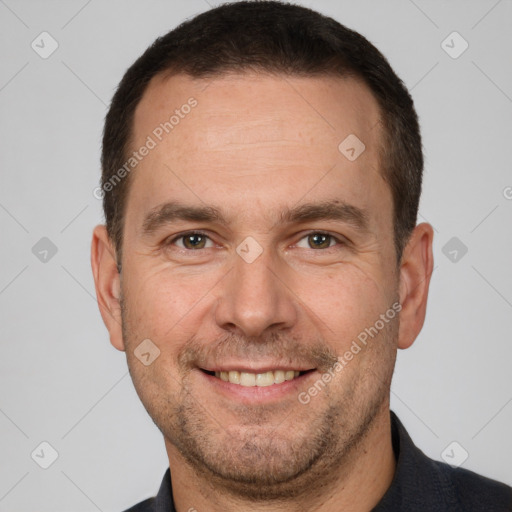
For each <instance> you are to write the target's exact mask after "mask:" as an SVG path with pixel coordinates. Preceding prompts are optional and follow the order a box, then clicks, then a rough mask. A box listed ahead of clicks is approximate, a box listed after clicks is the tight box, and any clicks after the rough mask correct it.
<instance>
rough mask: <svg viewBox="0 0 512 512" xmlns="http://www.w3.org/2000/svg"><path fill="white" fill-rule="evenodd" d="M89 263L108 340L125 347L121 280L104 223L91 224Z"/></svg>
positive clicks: (122, 348)
mask: <svg viewBox="0 0 512 512" xmlns="http://www.w3.org/2000/svg"><path fill="white" fill-rule="evenodd" d="M91 266H92V272H93V276H94V285H95V288H96V298H97V301H98V306H99V309H100V313H101V317H102V318H103V323H104V324H105V326H106V328H107V330H108V332H109V334H110V342H111V343H112V345H113V346H114V347H115V348H117V349H118V350H124V349H125V347H124V342H123V336H122V327H121V326H122V323H121V306H120V296H121V280H120V276H119V272H118V269H117V262H116V256H115V250H114V248H113V245H112V242H111V240H110V237H109V236H108V233H107V229H106V227H105V226H104V225H98V226H96V227H95V228H94V231H93V236H92V243H91Z"/></svg>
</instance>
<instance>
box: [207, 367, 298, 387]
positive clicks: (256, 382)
mask: <svg viewBox="0 0 512 512" xmlns="http://www.w3.org/2000/svg"><path fill="white" fill-rule="evenodd" d="M299 375H300V372H299V371H298V370H288V371H286V372H285V371H283V370H276V371H274V372H265V373H249V372H237V371H231V372H215V377H218V378H219V379H221V380H223V381H224V382H231V383H232V384H239V385H240V386H245V387H253V386H259V387H265V386H272V384H281V383H282V382H284V381H285V380H292V379H295V378H296V377H298V376H299Z"/></svg>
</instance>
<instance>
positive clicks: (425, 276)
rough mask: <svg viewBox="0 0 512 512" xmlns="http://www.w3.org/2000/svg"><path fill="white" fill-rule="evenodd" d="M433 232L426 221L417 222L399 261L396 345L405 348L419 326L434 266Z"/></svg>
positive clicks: (424, 312) (425, 305)
mask: <svg viewBox="0 0 512 512" xmlns="http://www.w3.org/2000/svg"><path fill="white" fill-rule="evenodd" d="M433 239H434V231H433V229H432V226H431V225H430V224H427V223H425V222H424V223H421V224H418V225H417V226H416V227H415V228H414V230H413V232H412V234H411V236H410V238H409V241H408V242H407V245H406V246H405V248H404V251H403V255H402V261H401V263H400V283H399V296H400V304H401V305H402V309H401V311H400V330H399V334H398V348H401V349H405V348H409V347H410V346H411V345H412V344H413V342H414V340H415V339H416V337H417V336H418V334H419V333H420V331H421V328H422V327H423V323H424V321H425V314H426V311H427V298H428V289H429V285H430V276H431V275H432V269H433V265H434V257H433V255H432V241H433Z"/></svg>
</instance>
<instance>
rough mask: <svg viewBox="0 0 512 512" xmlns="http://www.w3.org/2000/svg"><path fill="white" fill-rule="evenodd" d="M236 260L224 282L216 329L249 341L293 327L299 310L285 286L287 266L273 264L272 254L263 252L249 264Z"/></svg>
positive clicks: (288, 287) (291, 293)
mask: <svg viewBox="0 0 512 512" xmlns="http://www.w3.org/2000/svg"><path fill="white" fill-rule="evenodd" d="M233 259H234V268H233V269H232V270H231V272H229V273H228V275H227V276H226V278H225V279H223V280H222V281H221V283H222V284H221V289H220V292H219V293H220V295H218V299H217V303H216V310H215V320H216V322H217V325H218V326H219V327H220V328H221V329H224V330H228V331H231V332H236V331H238V334H243V335H245V336H246V337H249V336H261V335H262V334H263V333H264V332H265V331H267V330H284V329H287V328H290V327H291V326H293V325H294V323H295V322H296V319H297V308H296V301H294V294H293V291H292V290H291V288H290V285H289V284H288V283H287V282H286V281H287V277H289V272H286V268H285V267H286V264H284V263H282V264H281V265H279V264H278V263H276V262H275V261H272V260H273V258H272V255H271V252H270V250H264V251H263V253H262V254H261V255H260V256H259V257H258V258H257V259H256V260H254V261H252V262H250V263H249V262H248V261H246V260H244V259H243V258H242V257H240V256H239V255H238V254H234V256H233ZM288 270H291V269H288ZM288 280H289V279H288Z"/></svg>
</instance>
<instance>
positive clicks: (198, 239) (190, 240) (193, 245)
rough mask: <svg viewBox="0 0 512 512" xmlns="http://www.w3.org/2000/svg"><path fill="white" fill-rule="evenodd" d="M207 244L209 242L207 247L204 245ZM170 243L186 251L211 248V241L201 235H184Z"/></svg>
mask: <svg viewBox="0 0 512 512" xmlns="http://www.w3.org/2000/svg"><path fill="white" fill-rule="evenodd" d="M208 242H210V245H209V246H207V245H206V244H207V243H208ZM171 243H172V244H176V245H177V246H178V247H179V248H181V249H188V250H195V249H205V248H208V247H211V240H210V239H209V237H208V236H206V235H204V234H203V233H185V234H184V235H180V236H178V237H176V238H175V239H174V240H172V242H171Z"/></svg>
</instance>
